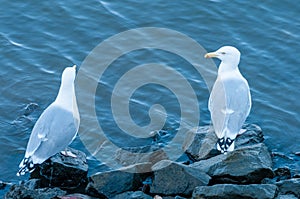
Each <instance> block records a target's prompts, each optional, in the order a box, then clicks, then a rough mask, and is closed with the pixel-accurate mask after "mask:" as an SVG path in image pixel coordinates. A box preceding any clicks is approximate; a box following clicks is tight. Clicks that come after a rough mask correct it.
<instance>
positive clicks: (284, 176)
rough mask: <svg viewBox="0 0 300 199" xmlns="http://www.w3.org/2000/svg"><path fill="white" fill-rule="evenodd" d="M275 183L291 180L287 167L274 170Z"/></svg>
mask: <svg viewBox="0 0 300 199" xmlns="http://www.w3.org/2000/svg"><path fill="white" fill-rule="evenodd" d="M274 174H275V179H276V182H278V181H281V180H288V179H291V178H292V174H291V171H290V169H289V168H288V167H282V168H277V169H275V170H274Z"/></svg>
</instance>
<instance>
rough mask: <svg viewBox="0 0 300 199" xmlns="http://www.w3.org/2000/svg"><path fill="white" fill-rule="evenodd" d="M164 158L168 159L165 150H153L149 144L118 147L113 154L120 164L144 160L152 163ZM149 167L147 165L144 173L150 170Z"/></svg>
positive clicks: (127, 164) (131, 163)
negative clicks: (124, 147) (126, 147)
mask: <svg viewBox="0 0 300 199" xmlns="http://www.w3.org/2000/svg"><path fill="white" fill-rule="evenodd" d="M164 159H168V156H167V155H166V154H165V152H164V151H163V150H162V149H159V150H156V151H153V150H152V148H151V146H145V147H133V148H128V149H126V150H124V149H119V150H118V151H116V154H115V160H116V161H117V162H118V163H119V164H120V165H122V166H130V165H134V164H142V163H145V162H147V163H151V164H152V165H154V164H155V163H157V162H159V161H161V160H164ZM150 169H151V167H149V170H145V171H144V173H145V172H151V170H150Z"/></svg>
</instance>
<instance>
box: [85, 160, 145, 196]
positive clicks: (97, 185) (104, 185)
mask: <svg viewBox="0 0 300 199" xmlns="http://www.w3.org/2000/svg"><path fill="white" fill-rule="evenodd" d="M149 164H150V163H149ZM147 167H149V165H148V164H147V163H145V164H137V165H132V166H128V167H123V168H121V169H119V170H113V171H107V172H101V173H96V174H94V175H92V176H91V177H90V183H89V184H88V186H87V189H88V190H91V189H93V190H95V191H97V193H98V194H101V195H105V196H106V197H107V198H112V197H114V196H115V195H118V194H120V193H123V192H127V191H133V190H138V189H139V188H141V187H142V186H143V181H145V179H146V178H147V176H148V175H149V174H148V173H139V171H141V170H144V169H145V168H147Z"/></svg>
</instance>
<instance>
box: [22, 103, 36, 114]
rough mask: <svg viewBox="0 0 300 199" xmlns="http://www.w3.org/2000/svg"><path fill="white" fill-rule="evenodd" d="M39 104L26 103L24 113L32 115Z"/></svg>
mask: <svg viewBox="0 0 300 199" xmlns="http://www.w3.org/2000/svg"><path fill="white" fill-rule="evenodd" d="M38 107H39V105H38V104H37V103H32V102H31V103H29V104H27V105H26V107H25V110H24V115H25V116H28V115H30V114H31V113H32V112H33V111H34V110H35V109H37V108H38Z"/></svg>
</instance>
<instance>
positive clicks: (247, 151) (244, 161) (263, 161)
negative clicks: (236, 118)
mask: <svg viewBox="0 0 300 199" xmlns="http://www.w3.org/2000/svg"><path fill="white" fill-rule="evenodd" d="M271 166H272V159H271V156H270V153H269V152H268V149H267V147H266V146H265V145H264V144H263V143H259V144H256V145H251V146H245V147H242V148H239V149H236V150H234V151H232V152H229V153H227V154H220V155H218V156H215V157H212V158H210V159H208V160H202V161H200V162H196V163H193V164H191V165H190V167H192V168H196V169H198V170H200V171H204V172H206V173H207V174H208V175H209V176H211V177H212V180H211V182H210V184H227V183H230V184H255V183H260V182H261V180H262V179H264V178H272V177H273V171H272V169H271Z"/></svg>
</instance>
